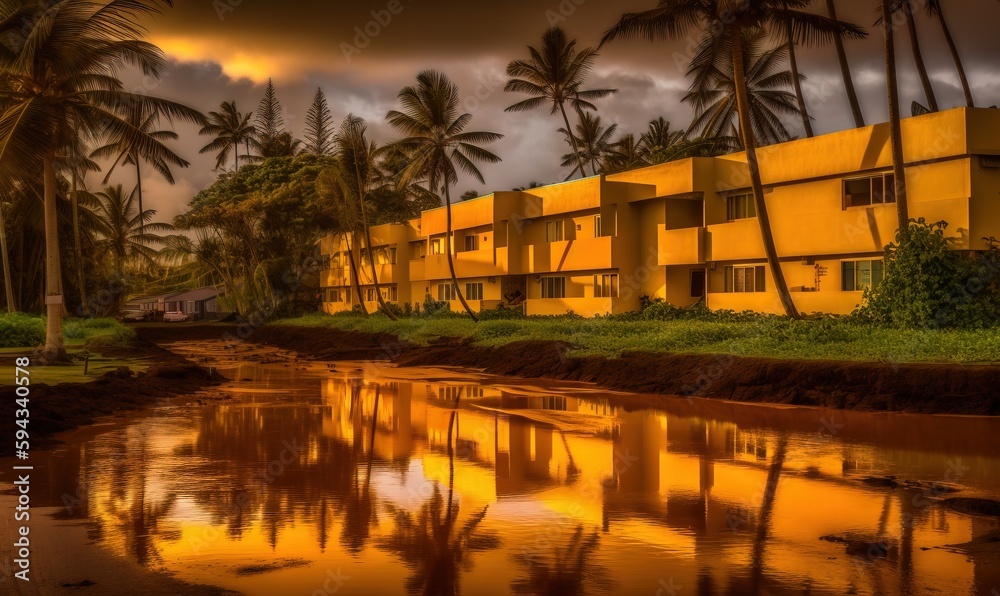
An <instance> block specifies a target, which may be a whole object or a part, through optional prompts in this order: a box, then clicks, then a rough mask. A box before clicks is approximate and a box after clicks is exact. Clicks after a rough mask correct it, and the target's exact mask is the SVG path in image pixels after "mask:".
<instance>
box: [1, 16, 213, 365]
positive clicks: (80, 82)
mask: <svg viewBox="0 0 1000 596" xmlns="http://www.w3.org/2000/svg"><path fill="white" fill-rule="evenodd" d="M171 4H172V3H171V2H170V1H169V0H101V1H98V2H78V1H72V0H56V1H55V2H45V3H33V2H24V1H23V0H0V105H4V111H3V113H2V115H0V186H8V187H10V186H11V185H12V184H13V183H14V181H15V180H16V179H17V178H19V177H22V176H33V175H37V174H36V173H37V172H42V180H43V183H44V193H43V195H44V201H43V202H44V205H45V237H46V259H45V260H46V282H45V286H46V290H45V293H46V299H45V302H46V311H47V315H48V321H47V325H46V337H45V346H44V347H43V348H42V350H41V351H40V352H39V357H40V359H42V360H45V361H47V362H65V361H66V360H67V356H66V351H65V348H64V347H63V340H62V333H61V330H60V319H61V317H62V315H63V312H64V306H63V304H64V303H63V297H62V294H63V291H62V272H61V260H60V255H59V226H58V218H57V211H58V210H57V201H58V200H57V172H56V159H57V157H58V154H59V152H60V151H62V150H63V148H65V147H66V146H68V145H69V144H70V143H71V142H72V141H73V139H74V138H75V137H76V132H77V131H76V130H74V128H75V127H76V126H77V125H79V127H80V131H79V132H80V134H82V135H83V136H84V137H85V138H91V139H98V138H108V137H110V138H116V137H123V136H128V135H130V134H131V135H135V137H136V139H137V143H139V144H140V145H141V147H142V152H143V153H145V154H147V155H149V156H160V157H162V156H164V155H165V154H166V153H168V152H169V149H167V148H166V147H165V146H163V144H162V143H160V142H159V141H158V140H157V139H154V138H151V137H149V136H148V135H146V134H144V133H142V132H140V131H136V130H135V128H134V127H133V126H132V124H131V123H130V122H129V120H128V115H129V114H128V110H129V108H130V107H131V106H133V105H135V103H136V102H138V103H140V104H142V105H145V106H147V107H148V109H149V111H154V110H155V111H158V112H159V113H161V114H165V115H168V116H169V117H172V118H176V119H183V120H189V121H192V122H198V123H200V122H202V116H201V114H199V113H198V112H197V111H196V110H192V109H190V108H187V107H185V106H182V105H180V104H178V103H174V102H170V101H166V100H163V99H157V98H154V97H151V96H148V95H142V94H137V93H131V92H129V91H127V90H126V89H125V86H124V84H123V83H122V82H121V81H120V80H119V79H118V78H117V74H118V73H119V72H121V71H122V70H123V69H125V68H126V67H135V68H138V69H139V70H140V71H141V72H142V73H143V74H144V75H146V76H147V77H152V78H158V77H160V76H162V74H163V70H164V68H165V66H166V58H165V57H164V55H163V53H162V52H161V51H160V50H159V49H158V48H156V47H155V46H153V45H151V44H148V43H146V42H143V41H141V38H142V36H143V35H144V34H145V29H144V28H143V27H142V25H140V24H139V22H140V21H141V20H143V19H146V18H148V17H149V16H151V15H154V14H157V13H159V12H161V11H162V10H163V9H164V8H165V7H168V6H171Z"/></svg>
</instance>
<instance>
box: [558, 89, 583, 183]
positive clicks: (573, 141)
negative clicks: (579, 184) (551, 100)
mask: <svg viewBox="0 0 1000 596" xmlns="http://www.w3.org/2000/svg"><path fill="white" fill-rule="evenodd" d="M559 111H560V112H562V117H563V122H565V123H566V134H568V135H569V141H570V143H571V144H572V145H573V153H574V154H575V155H576V161H577V162H578V163H579V164H580V176H582V177H584V178H586V176H587V170H586V169H585V168H584V166H583V156H582V155H580V147H579V145H577V143H576V135H574V134H573V127H572V126H570V124H569V116H567V115H566V107H565V106H563V104H562V103H560V104H559Z"/></svg>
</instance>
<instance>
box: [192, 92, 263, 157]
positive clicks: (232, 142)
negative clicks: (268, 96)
mask: <svg viewBox="0 0 1000 596" xmlns="http://www.w3.org/2000/svg"><path fill="white" fill-rule="evenodd" d="M252 118H253V112H247V113H246V114H244V113H242V112H240V111H239V110H238V109H236V102H235V101H224V102H222V106H221V107H220V111H218V112H209V113H208V123H207V124H205V126H204V127H203V128H202V129H201V131H200V132H199V133H198V134H203V135H212V136H214V137H215V140H213V141H212V142H211V143H209V144H208V145H205V146H204V147H202V149H201V151H200V152H201V153H211V152H215V153H216V162H215V169H217V170H221V169H222V167H223V166H224V165H225V164H226V162H227V161H229V154H230V153H232V154H233V171H239V169H240V145H248V144H249V143H250V139H252V138H254V137H255V135H256V134H257V129H256V127H255V126H254V125H253V123H252V122H250V120H251V119H252ZM244 159H245V156H244Z"/></svg>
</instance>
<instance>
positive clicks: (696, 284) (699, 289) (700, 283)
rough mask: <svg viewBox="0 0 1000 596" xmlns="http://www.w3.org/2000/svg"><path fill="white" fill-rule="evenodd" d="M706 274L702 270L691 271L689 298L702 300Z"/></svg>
mask: <svg viewBox="0 0 1000 596" xmlns="http://www.w3.org/2000/svg"><path fill="white" fill-rule="evenodd" d="M706 280H707V272H706V271H705V270H704V269H695V270H693V271H691V297H692V298H704V297H705V286H706Z"/></svg>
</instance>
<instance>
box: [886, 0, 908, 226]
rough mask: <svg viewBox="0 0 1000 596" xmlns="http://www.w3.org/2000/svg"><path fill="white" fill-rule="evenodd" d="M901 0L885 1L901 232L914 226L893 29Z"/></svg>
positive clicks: (891, 134)
mask: <svg viewBox="0 0 1000 596" xmlns="http://www.w3.org/2000/svg"><path fill="white" fill-rule="evenodd" d="M895 1H897V0H881V8H882V37H883V39H884V41H885V79H886V95H887V96H888V101H889V128H890V131H891V132H890V137H891V141H892V173H893V181H894V182H895V185H896V188H895V194H896V217H897V219H898V224H899V229H900V230H905V229H906V228H907V227H908V226H909V225H910V215H909V206H908V205H907V203H906V168H905V164H904V162H903V129H902V126H901V124H900V122H901V120H900V115H899V85H898V83H897V81H896V44H895V39H894V34H893V27H892V10H893V4H894V2H895Z"/></svg>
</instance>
